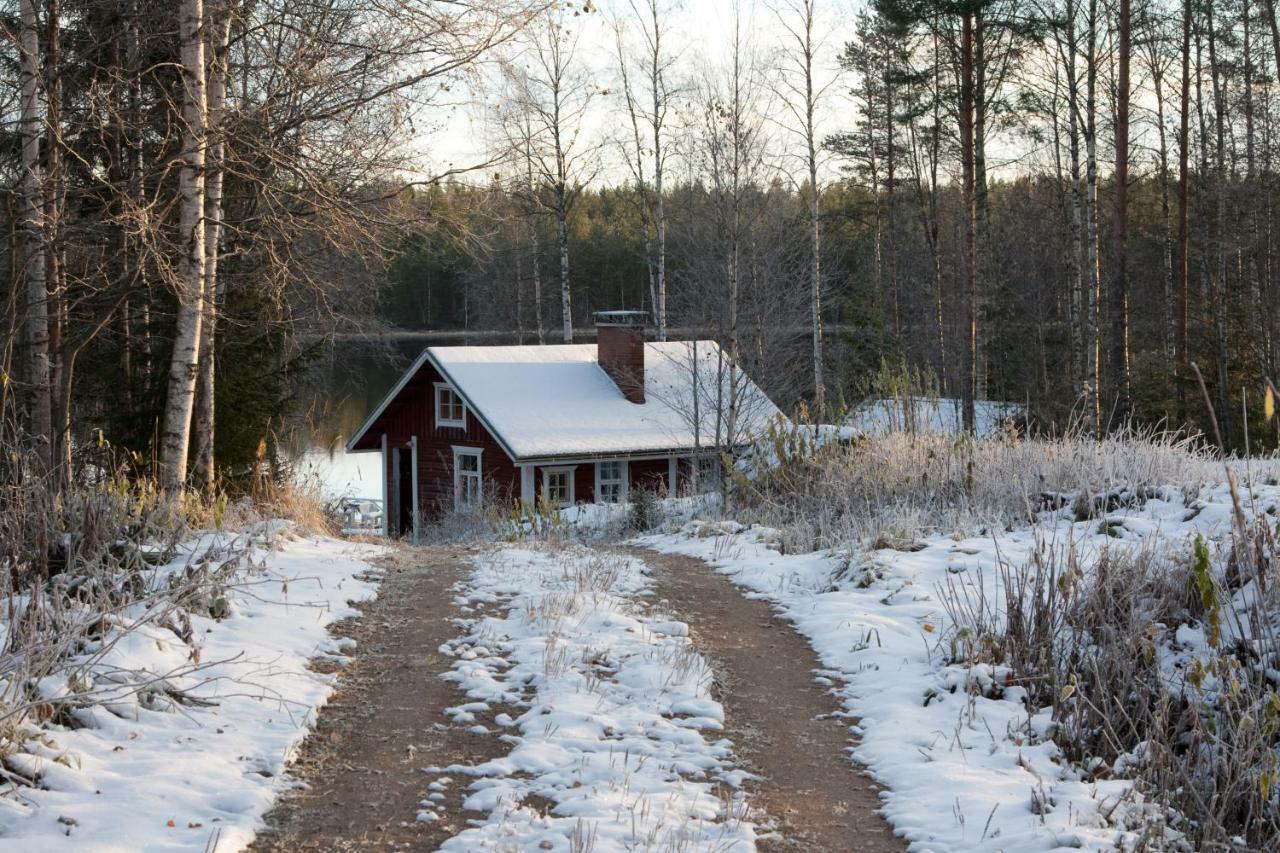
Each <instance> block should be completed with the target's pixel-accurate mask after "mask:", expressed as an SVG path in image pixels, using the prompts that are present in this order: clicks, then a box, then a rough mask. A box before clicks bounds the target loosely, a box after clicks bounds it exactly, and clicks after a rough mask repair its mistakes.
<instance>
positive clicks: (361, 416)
mask: <svg viewBox="0 0 1280 853" xmlns="http://www.w3.org/2000/svg"><path fill="white" fill-rule="evenodd" d="M426 345H427V342H424V341H422V340H412V341H400V340H394V339H393V340H390V341H388V342H385V343H373V344H370V343H364V342H358V341H342V342H338V343H335V344H330V345H328V346H327V347H326V348H325V352H324V353H323V355H322V356H321V357H320V358H319V359H317V361H316V363H315V364H314V365H313V367H312V369H311V371H310V373H309V375H308V377H307V379H306V380H305V381H304V382H302V383H300V387H299V389H298V393H299V395H300V397H301V399H302V401H303V406H302V411H303V416H302V418H301V421H300V423H299V424H298V426H297V428H296V430H295V434H294V436H293V437H292V439H291V441H290V442H289V455H290V457H291V458H292V460H293V462H294V465H295V467H296V468H297V472H298V476H299V477H300V478H302V479H305V480H307V481H309V482H315V481H318V482H319V483H320V484H321V487H322V488H323V490H324V492H325V494H326V496H328V497H331V498H339V497H348V498H381V497H382V481H381V478H380V470H379V467H380V466H379V463H380V460H381V456H380V454H378V453H347V452H346V450H345V449H344V448H345V445H346V442H347V439H349V438H350V437H351V435H352V434H353V433H354V432H355V431H356V430H357V429H359V428H360V425H361V424H362V423H364V420H365V418H366V417H368V416H369V414H370V413H371V412H372V411H373V408H374V406H376V405H377V404H378V403H379V402H380V401H381V400H382V398H383V397H384V396H385V395H386V394H387V392H388V391H390V390H391V388H392V387H393V386H394V385H395V383H396V381H397V380H398V379H399V378H400V376H401V374H402V373H403V372H404V371H405V370H407V369H408V367H409V365H411V364H412V363H413V359H414V358H416V357H417V356H418V354H419V353H420V352H422V349H423V348H424V347H425V346H426Z"/></svg>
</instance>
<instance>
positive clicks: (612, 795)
mask: <svg viewBox="0 0 1280 853" xmlns="http://www.w3.org/2000/svg"><path fill="white" fill-rule="evenodd" d="M646 573H647V569H646V567H645V566H644V564H643V563H642V562H641V561H639V560H636V559H634V558H628V557H624V556H620V555H616V554H609V553H603V552H595V551H588V550H586V549H583V548H580V547H568V548H565V547H564V546H562V545H556V546H554V547H544V548H542V549H538V550H529V549H526V548H504V549H499V550H495V551H492V552H491V553H489V554H486V555H484V556H482V557H479V558H477V560H476V563H475V569H474V571H473V573H472V575H471V578H470V579H469V581H468V582H467V585H466V589H465V590H464V591H463V592H462V595H461V596H460V597H459V599H458V602H459V605H460V606H461V607H462V609H463V611H464V612H467V613H470V614H472V615H471V617H470V618H469V619H467V620H464V623H463V624H464V629H465V634H464V635H463V636H462V637H460V638H459V639H458V640H457V641H455V642H454V643H451V644H450V645H448V646H446V647H445V649H444V650H445V651H446V652H447V653H448V654H449V655H451V656H453V657H454V658H455V659H456V660H455V663H454V665H453V669H452V672H451V673H450V674H449V675H448V676H447V677H449V678H451V679H452V680H454V681H456V682H457V683H458V684H459V686H461V687H462V688H463V689H464V690H465V691H466V693H467V696H468V699H469V700H470V701H468V702H467V703H464V704H462V705H460V706H458V707H456V708H454V709H452V711H451V714H452V716H453V717H454V719H455V720H456V721H458V722H461V723H464V724H467V723H475V724H476V725H480V724H479V723H477V722H476V721H477V720H478V719H479V718H480V717H481V716H488V715H492V719H493V721H494V723H495V724H496V730H495V731H493V735H494V736H495V737H501V738H502V739H503V740H505V741H507V742H508V743H510V744H511V749H510V751H509V752H508V753H507V754H505V755H503V756H502V757H500V758H496V759H494V760H491V761H487V762H484V763H482V764H479V765H474V766H471V765H454V766H449V767H440V768H430V769H429V772H430V773H433V774H438V775H437V776H436V779H435V781H433V782H432V783H431V784H432V786H433V788H432V790H433V792H434V794H435V796H433V795H431V794H429V795H428V798H427V799H426V800H424V801H423V805H422V809H423V810H422V813H421V814H420V815H419V818H420V819H421V820H435V819H437V818H438V817H439V813H438V806H436V805H435V802H436V801H437V800H439V799H440V795H439V792H440V791H441V790H442V788H443V787H444V786H446V785H450V784H466V782H465V781H464V780H466V779H470V780H472V781H470V783H469V788H468V794H467V798H466V802H465V806H466V808H468V809H474V810H479V811H481V812H484V813H485V814H486V815H487V818H486V819H484V820H482V821H478V822H476V825H473V826H472V827H470V828H468V829H466V830H464V831H463V832H461V833H460V834H458V835H457V836H455V837H454V838H453V839H451V840H450V841H448V842H446V844H445V846H444V848H443V849H446V850H477V849H496V850H517V849H518V850H562V851H568V850H574V851H587V850H593V849H594V850H637V849H643V850H682V851H684V850H688V851H694V850H704V851H727V850H751V849H754V837H755V833H754V829H753V827H752V825H751V823H750V821H749V819H748V817H747V809H746V805H745V802H744V799H743V796H742V794H741V792H740V791H739V790H738V785H739V784H740V782H741V780H742V778H743V775H744V774H743V773H742V772H741V771H739V770H736V769H734V768H733V766H732V756H731V753H730V750H731V744H730V743H729V742H728V741H727V740H726V739H724V738H723V736H722V735H721V731H722V729H723V719H724V711H723V709H722V708H721V706H720V705H719V703H718V702H716V701H715V700H714V699H713V698H712V696H711V672H710V669H709V667H708V666H707V663H706V661H705V660H704V659H703V658H702V657H701V656H700V655H699V654H698V652H697V650H696V649H695V648H694V647H693V646H692V644H691V643H690V641H689V639H688V628H687V626H685V625H684V624H683V623H680V622H676V621H672V620H669V619H663V618H660V617H658V616H655V615H652V614H650V613H648V612H646V608H645V607H644V606H643V602H642V601H641V598H642V596H643V595H644V594H645V593H646V591H647V590H648V588H649V581H648V579H647V577H646ZM459 777H462V779H461V780H460V779H459Z"/></svg>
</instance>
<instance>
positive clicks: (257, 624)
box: [0, 523, 380, 853]
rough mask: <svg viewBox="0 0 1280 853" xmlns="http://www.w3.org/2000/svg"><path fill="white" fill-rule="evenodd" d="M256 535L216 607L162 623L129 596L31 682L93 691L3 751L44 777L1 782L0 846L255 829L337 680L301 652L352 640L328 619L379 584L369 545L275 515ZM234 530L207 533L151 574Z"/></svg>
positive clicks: (47, 693)
mask: <svg viewBox="0 0 1280 853" xmlns="http://www.w3.org/2000/svg"><path fill="white" fill-rule="evenodd" d="M254 539H255V540H256V542H255V547H254V548H253V550H252V551H251V552H250V553H249V554H248V559H247V562H246V564H245V566H244V567H243V568H242V569H241V570H240V571H239V572H238V574H237V575H236V578H235V581H234V583H233V584H232V585H230V586H229V587H228V588H227V589H226V590H225V598H224V600H223V601H222V602H219V603H217V607H218V610H219V615H221V616H222V618H220V619H216V620H215V619H213V618H208V617H204V616H199V615H191V616H190V617H189V618H190V625H189V627H190V630H189V631H188V630H187V624H186V622H185V619H183V618H181V617H180V618H178V619H177V620H176V621H175V622H173V623H170V624H168V625H162V624H157V623H156V622H153V621H151V620H150V619H149V618H146V617H149V616H151V615H153V614H148V613H147V612H145V610H144V609H141V606H139V607H136V608H133V609H130V610H126V611H123V612H121V613H119V614H118V615H117V616H116V617H115V618H116V620H117V624H116V626H115V627H116V629H115V630H114V631H111V632H109V633H107V634H106V635H105V636H104V638H103V640H102V643H101V646H100V647H99V648H86V649H84V650H83V654H82V655H81V656H80V657H79V658H74V659H73V660H72V664H73V665H72V667H71V668H70V669H69V670H67V671H65V672H64V673H63V674H62V675H60V676H57V677H51V678H48V679H46V680H45V682H44V683H41V684H40V685H39V689H40V691H41V694H42V695H43V696H44V697H46V698H47V699H59V698H62V699H65V698H68V697H74V695H75V694H76V693H77V692H79V693H82V694H84V695H85V698H86V700H88V699H92V703H90V702H89V701H86V702H84V703H83V705H84V707H82V708H79V709H77V710H75V711H73V712H72V717H73V722H74V727H73V726H55V727H50V728H47V729H46V730H45V732H44V734H42V735H39V736H38V737H33V738H32V739H31V740H30V741H28V742H27V744H26V745H25V746H24V747H23V750H24V751H22V752H19V753H16V754H13V755H10V756H8V758H7V761H6V763H7V765H8V766H9V767H10V768H12V769H18V770H20V771H21V772H22V773H23V774H24V775H26V776H28V777H29V778H38V779H39V780H40V783H41V786H40V787H35V788H23V789H20V790H19V792H18V793H17V794H16V795H14V796H9V797H4V798H0V850H6V851H7V850H12V851H45V850H63V849H66V850H72V849H75V850H93V851H95V853H108V852H109V851H112V852H113V851H119V853H126V852H127V853H133V851H138V850H171V851H182V850H191V851H205V850H210V849H214V848H216V849H217V850H219V851H230V850H238V849H241V848H242V847H243V846H245V845H246V844H247V843H248V842H249V841H250V840H251V839H252V838H253V836H254V833H255V831H256V830H257V828H258V827H259V825H260V823H261V816H262V815H263V814H264V813H265V812H266V811H267V809H268V808H269V807H270V806H271V804H272V802H273V800H274V798H275V797H276V795H277V794H278V793H279V790H280V785H281V779H280V774H281V772H282V771H283V770H284V767H285V765H286V763H287V762H288V761H289V759H290V757H291V756H292V755H293V753H294V751H295V749H296V748H297V747H298V745H299V743H300V742H301V740H302V738H303V737H304V736H305V735H306V733H307V731H308V729H309V728H310V726H311V724H312V723H313V721H314V719H315V714H316V711H317V710H318V709H319V708H320V707H321V706H322V705H324V703H325V701H326V700H327V698H328V697H329V695H330V692H331V690H332V685H333V679H334V676H331V675H321V674H318V673H316V672H313V671H311V670H310V669H309V668H308V661H310V660H311V659H312V658H316V657H322V658H327V659H330V660H334V661H337V662H341V661H343V660H345V658H344V652H346V651H349V644H348V643H345V642H344V641H342V640H336V639H334V638H333V637H332V636H331V635H330V634H329V633H328V632H327V631H326V626H327V625H329V623H331V622H333V621H334V620H336V619H341V618H344V617H348V616H354V615H357V613H358V611H357V610H356V609H355V608H354V607H352V606H351V605H350V604H349V603H348V602H360V601H364V600H368V599H370V598H372V597H373V596H374V594H375V590H376V585H375V583H373V582H372V578H371V577H370V575H371V573H372V572H373V571H374V570H372V569H371V568H370V566H369V565H368V563H367V562H366V560H367V559H368V558H370V557H372V556H374V555H375V554H376V553H377V552H378V551H379V550H380V549H378V548H376V547H372V546H367V545H353V544H351V543H348V542H341V541H337V540H332V539H309V538H299V537H296V536H295V535H293V534H291V533H290V532H289V529H288V525H284V524H279V523H277V524H272V525H264V526H261V527H259V528H258V530H257V531H256V533H255V534H254ZM232 544H236V543H231V542H229V541H228V540H227V538H226V537H205V538H204V539H202V540H200V541H199V542H197V543H193V544H192V545H190V546H189V547H188V548H187V549H186V550H185V552H184V553H183V554H181V555H180V556H178V558H177V559H175V560H174V561H173V562H171V563H170V564H168V565H166V566H163V567H160V568H158V569H155V570H154V571H155V575H156V577H157V578H159V579H163V578H164V577H165V576H166V575H167V574H170V573H175V572H181V571H182V570H183V569H184V567H185V566H187V565H189V564H191V563H193V562H195V561H198V560H199V559H201V558H203V557H205V556H207V555H209V554H210V553H211V552H215V551H217V550H219V549H226V547H227V546H228V545H232ZM240 544H243V543H240ZM144 618H146V622H147V624H141V625H139V626H137V627H133V629H132V630H129V629H130V628H131V627H132V626H133V623H135V622H142V621H143V620H144ZM180 635H186V636H185V638H184V637H183V636H180ZM78 663H79V664H82V665H81V666H77V664H78ZM68 673H78V674H77V675H74V676H72V677H70V678H69V677H68ZM140 685H141V687H140ZM69 722H70V721H69Z"/></svg>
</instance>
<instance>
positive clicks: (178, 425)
mask: <svg viewBox="0 0 1280 853" xmlns="http://www.w3.org/2000/svg"><path fill="white" fill-rule="evenodd" d="M178 18H179V26H178V30H179V38H180V41H181V45H182V83H183V86H182V124H183V128H182V167H181V169H180V170H179V172H178V194H179V204H180V209H179V214H178V237H179V240H180V241H181V247H182V254H181V256H180V257H179V260H178V280H177V281H176V282H175V286H176V289H177V293H178V311H177V318H176V321H175V324H174V339H173V354H172V356H171V357H170V360H169V382H168V395H167V397H166V398H165V407H164V426H163V431H162V434H161V437H160V441H161V446H160V469H161V470H160V484H161V486H162V488H164V490H165V491H166V492H168V493H169V494H170V495H171V496H175V497H176V496H178V495H181V494H182V491H183V489H184V488H185V486H186V481H187V453H188V450H189V448H190V444H191V417H192V411H193V409H194V408H195V390H196V379H197V378H198V375H199V372H200V328H201V325H202V320H203V315H204V295H205V294H204V285H205V280H204V262H205V233H204V223H203V214H204V196H205V192H204V189H205V187H204V177H205V176H204V161H205V127H204V123H205V110H206V106H207V105H206V98H205V62H204V53H205V51H204V38H203V33H202V30H203V26H204V4H203V2H202V0H182V6H181V8H180V10H179V12H178Z"/></svg>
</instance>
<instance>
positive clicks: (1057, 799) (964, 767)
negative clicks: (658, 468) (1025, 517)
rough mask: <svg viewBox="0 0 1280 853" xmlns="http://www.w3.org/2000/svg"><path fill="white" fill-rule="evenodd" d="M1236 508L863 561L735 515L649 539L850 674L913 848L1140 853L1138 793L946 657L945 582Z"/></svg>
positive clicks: (1214, 519) (855, 710)
mask: <svg viewBox="0 0 1280 853" xmlns="http://www.w3.org/2000/svg"><path fill="white" fill-rule="evenodd" d="M1246 502H1247V503H1248V504H1249V505H1250V506H1255V507H1256V508H1257V511H1259V512H1265V513H1271V514H1274V512H1275V511H1276V507H1277V506H1278V505H1280V490H1278V489H1276V488H1274V487H1261V488H1256V489H1254V491H1253V494H1252V496H1250V497H1248V498H1247V499H1246ZM1230 514H1231V503H1230V497H1229V494H1228V492H1227V490H1226V488H1225V487H1215V488H1206V489H1203V490H1201V492H1200V494H1199V496H1198V497H1197V498H1195V499H1193V500H1191V501H1189V502H1184V500H1183V498H1182V496H1181V495H1180V494H1179V492H1178V490H1176V489H1165V490H1163V491H1162V492H1161V493H1160V497H1157V498H1153V499H1151V500H1148V501H1146V502H1145V504H1144V505H1143V506H1142V507H1141V508H1135V509H1129V510H1119V511H1116V512H1113V513H1110V514H1108V515H1107V516H1106V518H1105V519H1101V520H1098V519H1095V520H1091V521H1086V522H1073V521H1072V519H1071V518H1070V517H1069V511H1063V512H1061V513H1058V514H1056V515H1054V516H1051V517H1045V518H1043V519H1042V520H1041V521H1040V523H1039V524H1037V525H1036V527H1035V528H1033V529H1024V530H1018V531H1012V532H1001V533H999V534H998V535H996V536H995V537H992V536H985V537H972V538H953V537H949V536H935V537H931V538H929V539H927V540H924V541H923V542H921V543H920V544H921V545H923V547H922V548H921V549H920V550H918V551H914V552H907V551H896V550H888V549H885V550H878V551H874V552H872V553H871V554H869V555H866V557H865V558H861V557H859V558H855V559H853V560H852V561H851V560H850V558H849V556H848V555H842V554H839V553H833V552H819V553H811V554H798V555H783V554H781V553H779V551H780V545H779V539H778V535H777V532H776V531H772V530H769V529H767V528H762V527H758V526H757V527H752V528H750V529H748V528H744V527H743V526H742V525H739V524H737V523H735V522H691V523H689V524H686V525H684V526H683V528H681V530H680V532H678V533H666V534H661V535H651V536H646V537H642V538H640V539H638V540H636V542H637V544H640V545H643V546H646V547H650V548H654V549H656V550H659V551H665V552H672V553H680V554H686V555H690V556H695V557H700V558H702V559H705V560H707V561H708V562H709V563H710V564H711V565H712V566H714V567H715V568H716V569H717V570H719V571H721V572H723V573H725V574H727V575H729V576H730V577H731V578H732V580H733V581H734V582H735V583H737V584H738V585H740V586H742V587H744V588H745V589H746V590H747V591H748V593H747V594H748V595H751V596H753V597H759V598H763V599H766V600H768V601H770V602H771V603H772V604H773V605H774V606H775V607H776V608H777V609H778V610H779V612H780V613H781V614H783V615H784V616H785V617H786V618H788V619H789V620H790V621H791V622H792V623H793V624H794V625H795V626H796V629H797V630H798V631H800V633H802V634H803V635H804V636H805V637H807V638H808V640H809V642H810V644H811V645H812V646H813V648H814V650H815V651H816V652H817V653H818V655H819V657H820V659H821V660H822V662H823V665H824V666H826V667H829V670H830V671H828V672H826V673H825V674H824V675H823V676H822V677H824V678H825V676H833V677H835V678H837V679H839V682H840V683H838V686H837V688H836V689H837V691H838V695H840V696H841V698H842V700H843V702H844V704H845V706H846V709H847V710H848V711H849V712H850V713H851V714H852V715H854V716H855V717H857V718H858V719H859V726H858V727H856V728H855V732H856V733H858V734H859V735H860V738H861V742H860V745H859V746H858V747H857V749H856V750H855V751H854V757H855V758H856V759H857V760H858V761H859V762H861V763H862V764H864V765H865V766H866V767H867V768H868V769H869V770H870V772H871V773H872V775H873V776H875V778H876V779H877V780H878V781H880V782H881V783H882V784H883V785H885V786H886V788H887V790H886V791H885V792H884V793H883V794H882V796H883V798H884V803H885V804H884V810H883V811H884V814H885V816H886V818H888V820H889V821H890V823H891V824H892V825H893V827H894V829H895V831H896V832H897V833H898V834H899V835H902V836H903V837H905V838H906V839H907V840H908V841H909V842H911V849H912V850H914V851H930V852H931V853H933V852H934V851H938V852H939V853H940V851H960V850H965V851H969V850H976V851H992V853H994V851H1007V853H1014V851H1042V850H1049V849H1057V848H1088V849H1117V847H1118V848H1120V849H1128V848H1127V847H1126V845H1129V846H1131V845H1132V844H1133V842H1134V841H1135V837H1136V836H1135V833H1133V832H1130V831H1128V830H1127V829H1126V827H1125V826H1124V825H1123V823H1124V818H1125V816H1126V814H1133V815H1134V816H1135V817H1137V816H1139V815H1140V812H1141V810H1142V806H1141V804H1140V803H1139V802H1137V801H1138V800H1140V797H1139V796H1138V795H1137V793H1136V792H1135V791H1133V790H1132V786H1131V785H1130V784H1129V783H1128V782H1126V781H1124V780H1121V779H1106V780H1095V781H1089V782H1086V781H1082V780H1080V779H1079V778H1078V777H1076V776H1075V775H1074V773H1073V771H1072V770H1071V769H1070V768H1068V767H1065V766H1064V765H1063V764H1060V763H1058V762H1056V761H1055V758H1056V757H1057V755H1058V749H1057V746H1056V745H1055V744H1054V743H1053V742H1052V740H1050V739H1049V738H1048V737H1046V736H1045V735H1046V733H1045V726H1046V724H1047V722H1048V717H1047V714H1034V715H1033V714H1029V712H1028V710H1027V709H1026V707H1025V706H1024V705H1023V703H1022V702H1021V701H1020V689H1019V688H1009V689H1006V690H1005V691H1004V696H1003V697H1002V698H988V697H987V696H984V695H978V696H972V695H969V694H968V693H967V691H966V690H965V686H966V684H967V680H968V679H969V678H978V679H982V678H991V677H992V676H993V675H995V674H994V673H991V672H989V671H980V670H983V668H982V667H975V668H974V669H973V670H968V669H966V668H965V667H963V666H960V665H947V664H946V662H945V660H944V657H945V656H944V654H943V653H942V650H940V649H939V648H938V642H939V638H941V637H943V636H945V635H946V629H947V627H948V625H947V614H946V612H945V609H944V606H943V602H942V600H941V596H940V594H939V591H940V590H941V589H943V588H945V585H946V584H947V583H948V580H950V581H951V582H952V583H956V584H960V585H962V586H965V587H968V588H969V589H970V590H972V591H976V590H978V589H983V590H984V591H985V594H986V595H987V597H988V599H987V600H991V601H994V600H1000V596H1001V595H1002V594H1003V593H1002V591H1001V590H1000V589H999V588H998V586H997V584H998V583H999V575H1000V573H999V571H997V566H998V565H999V563H1000V561H1001V560H1003V561H1004V562H1005V563H1006V564H1009V565H1019V564H1022V563H1024V562H1026V561H1027V560H1029V559H1030V557H1031V555H1032V554H1033V552H1034V551H1035V549H1036V548H1037V547H1040V546H1042V545H1044V544H1045V543H1050V544H1053V545H1055V546H1056V547H1057V548H1058V549H1059V553H1061V552H1062V551H1065V546H1066V543H1068V542H1071V543H1074V545H1075V547H1076V549H1077V553H1078V554H1079V555H1080V557H1081V564H1082V565H1085V566H1088V565H1089V564H1090V562H1091V561H1092V560H1096V556H1097V554H1098V553H1099V552H1100V550H1101V549H1102V548H1104V547H1125V546H1131V547H1135V548H1136V547H1141V545H1142V543H1143V542H1144V541H1148V540H1151V539H1152V538H1153V537H1159V538H1160V539H1161V540H1165V541H1167V542H1169V543H1186V542H1188V541H1189V540H1190V539H1192V538H1193V537H1195V536H1196V535H1201V536H1204V537H1205V538H1206V539H1207V540H1209V541H1213V540H1220V539H1221V537H1223V536H1224V535H1226V534H1227V533H1228V532H1229V530H1230V524H1231V522H1230ZM985 669H986V670H989V669H990V668H989V667H987V668H985ZM824 683H825V682H824ZM984 692H986V691H984ZM1117 806H1120V807H1119V808H1117Z"/></svg>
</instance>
